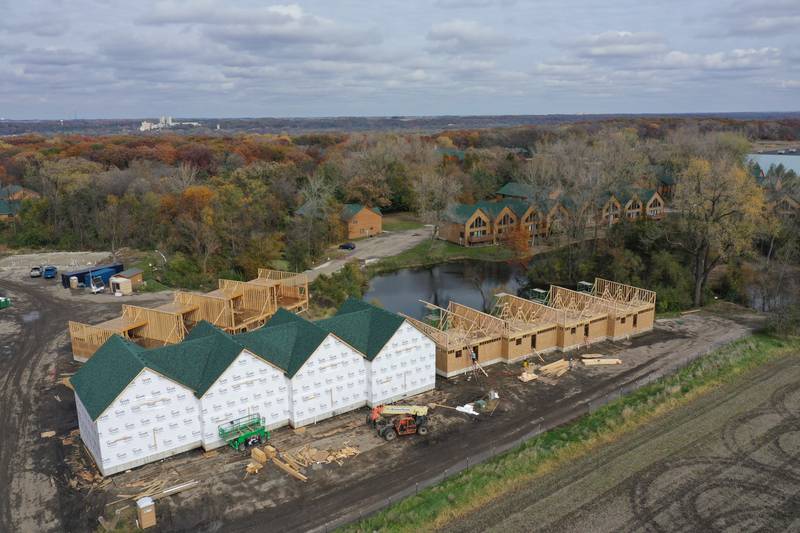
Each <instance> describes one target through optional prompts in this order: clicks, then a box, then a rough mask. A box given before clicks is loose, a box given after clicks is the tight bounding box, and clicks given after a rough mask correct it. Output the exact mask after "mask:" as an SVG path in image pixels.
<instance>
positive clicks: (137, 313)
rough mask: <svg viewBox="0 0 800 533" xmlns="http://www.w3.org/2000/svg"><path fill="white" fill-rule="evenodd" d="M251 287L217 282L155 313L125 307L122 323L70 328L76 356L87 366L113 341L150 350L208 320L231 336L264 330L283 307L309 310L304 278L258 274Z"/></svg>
mask: <svg viewBox="0 0 800 533" xmlns="http://www.w3.org/2000/svg"><path fill="white" fill-rule="evenodd" d="M258 274H259V277H258V278H256V279H254V280H251V281H248V282H244V281H236V280H228V279H220V280H218V288H217V289H215V290H213V291H211V292H209V293H193V292H186V291H176V292H175V295H174V298H173V301H172V302H170V303H167V304H164V305H161V306H158V307H155V308H146V307H139V306H135V305H123V306H122V314H121V316H120V317H118V318H114V319H112V320H107V321H105V322H102V323H100V324H96V325H89V324H81V323H78V322H70V323H69V333H70V339H71V340H72V353H73V356H74V357H75V358H76V359H77V360H79V361H85V360H87V359H88V358H89V357H91V356H92V354H94V352H95V351H97V349H98V348H99V347H100V346H102V345H103V343H105V342H106V341H107V340H108V339H109V338H110V337H111V336H112V335H120V336H122V337H123V338H126V339H130V340H132V341H135V342H137V343H139V344H141V345H143V346H146V347H154V346H162V345H164V344H173V343H177V342H180V341H182V340H183V339H184V338H185V337H186V334H187V333H188V331H189V330H190V329H191V328H192V327H194V325H195V324H197V323H198V322H200V321H201V320H206V321H208V322H210V323H212V324H214V325H215V326H217V327H219V328H221V329H224V330H225V331H227V332H229V333H241V332H244V331H250V330H253V329H256V328H258V327H261V326H263V325H264V323H266V321H267V320H268V319H269V318H270V317H271V316H272V315H274V314H275V312H276V311H277V310H278V308H279V307H283V308H286V309H288V310H291V311H294V312H298V313H299V312H303V311H305V310H307V309H308V278H307V277H306V276H305V275H303V274H296V273H293V272H281V271H278V270H270V269H259V272H258Z"/></svg>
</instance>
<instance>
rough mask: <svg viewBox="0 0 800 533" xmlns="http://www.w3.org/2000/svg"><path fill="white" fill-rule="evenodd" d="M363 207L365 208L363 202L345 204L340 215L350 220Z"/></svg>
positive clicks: (343, 218)
mask: <svg viewBox="0 0 800 533" xmlns="http://www.w3.org/2000/svg"><path fill="white" fill-rule="evenodd" d="M362 209H364V206H363V205H361V204H344V206H342V212H341V214H340V216H341V217H342V220H344V221H348V220H350V219H351V218H353V217H354V216H356V215H357V214H358V213H359V212H360V211H361V210H362Z"/></svg>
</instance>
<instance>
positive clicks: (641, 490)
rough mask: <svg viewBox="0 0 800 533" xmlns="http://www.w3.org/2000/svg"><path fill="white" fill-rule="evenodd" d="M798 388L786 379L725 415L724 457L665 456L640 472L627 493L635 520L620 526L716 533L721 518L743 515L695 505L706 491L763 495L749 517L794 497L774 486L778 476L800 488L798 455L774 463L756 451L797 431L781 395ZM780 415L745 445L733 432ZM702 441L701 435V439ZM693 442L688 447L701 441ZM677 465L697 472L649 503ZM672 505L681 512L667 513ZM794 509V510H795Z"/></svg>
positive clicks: (799, 424)
mask: <svg viewBox="0 0 800 533" xmlns="http://www.w3.org/2000/svg"><path fill="white" fill-rule="evenodd" d="M798 390H800V384H797V383H791V384H787V385H784V386H782V387H780V388H779V389H777V390H776V391H774V392H773V393H772V395H771V396H770V398H769V400H768V401H767V402H766V403H765V404H762V405H761V406H758V407H756V408H754V409H751V410H749V411H747V412H745V413H742V414H739V415H735V416H733V417H731V418H730V419H728V420H727V421H726V423H725V424H724V426H723V428H722V429H721V431H720V432H719V435H718V438H719V440H720V441H721V443H722V446H723V448H724V449H725V450H726V451H727V452H729V453H730V456H729V457H698V458H683V459H666V460H663V461H660V462H659V463H657V464H656V465H653V466H652V467H650V468H649V469H647V470H646V471H645V472H643V473H640V474H639V479H638V480H637V482H636V483H635V484H634V486H633V488H632V489H631V491H630V505H631V510H632V511H633V514H634V516H635V518H634V519H633V520H632V521H629V522H627V523H626V524H625V525H624V526H622V528H621V529H623V530H633V529H647V530H655V531H671V530H674V529H675V528H678V529H684V530H704V531H717V530H718V529H719V528H718V527H717V526H716V524H717V523H718V522H720V521H723V522H724V523H725V527H733V526H736V525H737V523H736V522H735V520H733V519H734V518H735V517H736V516H739V515H743V514H742V512H741V509H733V510H729V511H723V512H719V513H716V514H714V512H713V510H710V509H707V508H704V509H701V508H700V504H699V501H700V500H701V499H702V498H703V497H704V496H708V498H709V499H712V496H711V493H713V492H714V491H720V490H721V489H729V490H728V492H731V493H733V494H736V493H739V492H744V493H752V494H753V495H757V496H758V497H755V498H750V499H751V500H758V501H759V502H763V501H764V498H763V497H764V496H765V495H768V496H769V497H770V498H771V501H772V503H771V504H770V505H766V504H762V505H761V506H750V507H749V512H748V513H746V514H745V515H743V516H746V518H747V520H748V521H752V520H753V519H754V515H758V516H760V517H768V516H770V515H771V513H774V512H775V508H776V507H779V506H781V505H782V504H783V503H784V502H787V501H789V500H791V499H793V497H794V494H793V493H792V492H789V490H788V489H784V488H780V487H778V486H776V482H777V480H781V481H782V482H783V484H785V485H788V486H790V487H797V486H800V472H798V471H797V470H796V469H795V467H796V466H797V465H798V463H800V457H798V456H796V455H793V454H791V453H786V454H782V455H783V456H782V457H781V458H780V459H781V460H777V461H775V460H774V459H776V458H775V457H774V456H772V459H773V461H771V462H769V463H767V462H764V461H763V460H759V459H758V458H757V457H755V455H756V454H757V453H758V452H763V451H765V449H766V451H769V450H772V449H775V448H778V449H780V446H779V442H780V438H781V436H783V435H785V434H787V433H789V432H797V431H800V417H798V416H797V414H795V412H794V411H793V410H792V409H790V408H789V407H788V406H787V405H786V397H787V396H788V395H789V394H791V393H794V392H796V391H798ZM776 415H777V416H780V421H779V422H777V423H775V424H772V425H771V427H770V428H769V429H768V430H767V431H764V432H761V433H757V434H756V435H755V436H754V437H753V438H750V439H749V441H748V442H747V443H743V442H740V441H739V440H738V439H737V433H738V432H739V431H740V430H742V429H745V430H747V429H748V428H749V424H751V423H752V422H753V421H755V420H757V419H759V418H761V417H765V416H776ZM702 440H705V439H702ZM702 444H703V443H702V442H699V440H698V441H694V442H692V443H690V445H689V446H688V447H684V451H686V450H687V448H691V447H694V446H700V445H702ZM678 469H688V470H692V469H695V470H697V471H696V473H695V474H694V475H692V474H691V473H690V474H688V475H687V477H688V479H687V480H686V481H685V482H683V483H680V484H678V485H677V486H675V487H672V488H671V490H669V491H667V492H666V493H665V494H663V495H662V496H661V497H660V498H657V499H656V500H654V501H651V499H650V494H651V492H655V491H654V490H652V489H653V487H654V486H655V485H657V484H658V483H659V481H661V480H662V479H664V478H668V477H669V475H670V474H672V473H674V472H675V471H676V470H678ZM742 469H746V470H749V471H750V475H749V476H747V477H748V481H744V480H743V479H740V477H741V476H738V477H729V472H730V471H734V472H733V473H734V474H741V470H742ZM673 507H677V510H679V511H680V513H675V512H670V509H671V508H673ZM797 512H798V511H795V514H797ZM662 516H663V517H665V518H667V523H666V524H662V523H661V522H660V521H659V518H660V517H662Z"/></svg>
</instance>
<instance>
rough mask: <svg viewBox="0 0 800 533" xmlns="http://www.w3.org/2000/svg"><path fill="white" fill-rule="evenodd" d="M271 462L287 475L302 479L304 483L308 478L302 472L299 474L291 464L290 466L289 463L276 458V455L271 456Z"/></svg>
mask: <svg viewBox="0 0 800 533" xmlns="http://www.w3.org/2000/svg"><path fill="white" fill-rule="evenodd" d="M272 462H273V463H275V466H277V467H278V468H280V469H281V470H283V471H284V472H286V473H287V474H289V475H290V476H292V477H293V478H295V479H299V480H300V481H302V482H304V483H305V482H306V481H308V478H307V477H306V476H304V475H303V474H301V473H300V472H298V471H297V470H296V469H295V468H293V467H292V466H290V465H288V464H286V463H284V462H283V461H281V460H280V459H278V458H277V457H273V458H272Z"/></svg>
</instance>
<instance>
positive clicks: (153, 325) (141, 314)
mask: <svg viewBox="0 0 800 533" xmlns="http://www.w3.org/2000/svg"><path fill="white" fill-rule="evenodd" d="M122 316H123V317H130V318H131V319H132V320H135V321H139V320H145V321H146V323H145V324H144V325H143V326H141V327H139V328H136V330H134V331H136V336H137V337H142V338H145V339H149V340H153V341H158V342H161V343H163V344H175V343H177V342H181V341H182V340H183V339H184V338H185V337H186V333H187V332H188V331H187V329H186V325H185V324H184V322H183V315H182V314H181V313H171V312H168V311H162V310H160V309H150V308H148V307H139V306H136V305H127V304H126V305H123V306H122Z"/></svg>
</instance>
